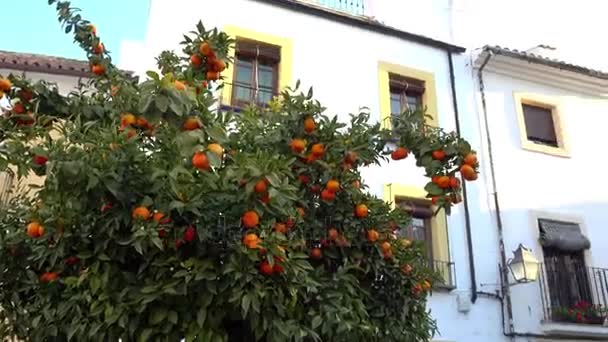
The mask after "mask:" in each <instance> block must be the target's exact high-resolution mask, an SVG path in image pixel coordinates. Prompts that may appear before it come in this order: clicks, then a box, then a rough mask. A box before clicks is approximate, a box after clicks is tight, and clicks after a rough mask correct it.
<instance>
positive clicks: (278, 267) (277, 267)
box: [274, 258, 284, 274]
mask: <svg viewBox="0 0 608 342" xmlns="http://www.w3.org/2000/svg"><path fill="white" fill-rule="evenodd" d="M281 262H282V261H280V260H278V258H277V260H276V261H275V262H274V273H278V274H281V273H283V271H284V269H283V265H281Z"/></svg>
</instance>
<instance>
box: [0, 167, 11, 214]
mask: <svg viewBox="0 0 608 342" xmlns="http://www.w3.org/2000/svg"><path fill="white" fill-rule="evenodd" d="M12 187H13V175H12V174H10V173H8V172H0V206H4V205H7V204H8V201H9V199H10V191H11V188H12Z"/></svg>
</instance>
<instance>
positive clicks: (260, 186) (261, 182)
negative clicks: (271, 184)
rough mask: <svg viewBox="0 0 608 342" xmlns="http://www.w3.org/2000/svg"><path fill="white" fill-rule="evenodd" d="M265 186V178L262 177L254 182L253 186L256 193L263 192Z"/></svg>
mask: <svg viewBox="0 0 608 342" xmlns="http://www.w3.org/2000/svg"><path fill="white" fill-rule="evenodd" d="M267 188H268V186H267V185H266V180H264V179H262V180H259V181H258V182H257V183H255V186H254V187H253V189H254V191H255V192H257V193H258V194H263V193H265V192H266V189H267Z"/></svg>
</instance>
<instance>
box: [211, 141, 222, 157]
mask: <svg viewBox="0 0 608 342" xmlns="http://www.w3.org/2000/svg"><path fill="white" fill-rule="evenodd" d="M207 149H208V150H209V151H210V152H211V153H213V154H215V155H216V156H218V158H222V156H223V155H224V148H222V145H220V144H216V143H213V144H209V145H207Z"/></svg>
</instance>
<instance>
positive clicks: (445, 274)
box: [429, 260, 456, 290]
mask: <svg viewBox="0 0 608 342" xmlns="http://www.w3.org/2000/svg"><path fill="white" fill-rule="evenodd" d="M429 267H430V268H431V269H432V270H433V271H435V273H437V274H438V275H439V280H438V281H437V282H435V284H433V286H434V287H435V289H440V290H441V289H443V290H453V289H455V288H456V264H454V263H453V262H451V261H441V260H429Z"/></svg>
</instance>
